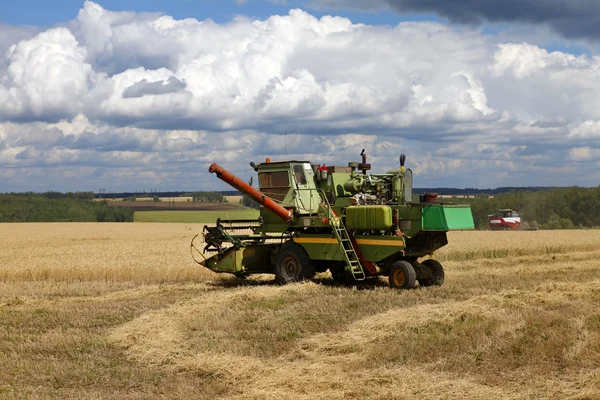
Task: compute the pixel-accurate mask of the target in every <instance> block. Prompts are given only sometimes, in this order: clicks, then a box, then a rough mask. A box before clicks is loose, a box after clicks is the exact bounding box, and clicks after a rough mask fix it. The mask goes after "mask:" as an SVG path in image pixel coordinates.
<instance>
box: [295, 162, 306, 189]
mask: <svg viewBox="0 0 600 400" xmlns="http://www.w3.org/2000/svg"><path fill="white" fill-rule="evenodd" d="M294 175H295V176H296V182H298V185H306V175H304V167H302V165H294Z"/></svg>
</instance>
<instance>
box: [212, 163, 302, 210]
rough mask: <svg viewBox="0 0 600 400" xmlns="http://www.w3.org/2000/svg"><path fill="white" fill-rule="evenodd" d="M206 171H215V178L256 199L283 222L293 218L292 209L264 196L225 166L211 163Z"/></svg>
mask: <svg viewBox="0 0 600 400" xmlns="http://www.w3.org/2000/svg"><path fill="white" fill-rule="evenodd" d="M208 172H210V173H213V172H214V173H216V174H217V178H219V179H220V180H222V181H223V182H225V183H227V184H229V185H230V186H233V187H234V188H236V189H237V190H239V191H240V192H242V193H244V194H245V195H246V196H248V197H250V198H251V199H252V200H254V201H256V202H257V203H258V204H260V205H262V206H263V207H265V208H266V209H268V210H270V211H271V212H273V213H274V214H275V215H277V216H278V217H279V218H281V219H282V220H284V221H285V222H290V221H291V220H292V219H293V213H292V210H287V209H285V208H283V207H282V206H280V205H279V204H277V203H275V201H273V199H271V198H269V197H267V196H265V195H264V194H262V193H261V192H260V190H256V189H255V188H253V187H252V186H250V185H248V184H247V183H246V182H244V181H243V180H241V179H240V178H238V177H237V176H235V175H233V174H232V173H231V172H229V171H227V170H226V169H225V168H223V167H221V166H220V165H219V164H217V163H212V164H211V165H210V167H209V168H208Z"/></svg>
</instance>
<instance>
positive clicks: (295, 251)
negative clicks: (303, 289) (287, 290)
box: [275, 243, 315, 285]
mask: <svg viewBox="0 0 600 400" xmlns="http://www.w3.org/2000/svg"><path fill="white" fill-rule="evenodd" d="M314 275H315V267H314V265H313V263H312V261H311V260H310V258H308V254H306V251H305V250H304V249H303V248H302V246H299V245H297V244H295V243H288V244H285V245H283V247H282V248H281V251H280V252H279V255H278V256H277V263H276V264H275V280H276V281H277V283H279V284H280V285H285V284H288V283H294V282H301V281H304V280H306V279H310V278H312V277H313V276H314Z"/></svg>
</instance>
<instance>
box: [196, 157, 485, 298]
mask: <svg viewBox="0 0 600 400" xmlns="http://www.w3.org/2000/svg"><path fill="white" fill-rule="evenodd" d="M361 157H362V160H361V162H350V163H348V166H327V167H326V166H320V165H314V164H312V163H311V162H309V161H295V160H292V161H281V162H270V160H269V159H267V160H266V161H265V162H264V163H260V164H255V163H250V165H251V166H252V168H254V170H255V171H256V172H257V173H258V184H259V189H260V190H257V189H255V188H253V187H251V186H250V185H248V184H246V183H245V182H244V181H242V180H241V179H239V178H237V177H235V176H233V175H232V174H231V173H229V172H228V171H226V170H225V169H223V168H222V167H220V166H219V165H217V164H212V165H211V166H210V168H209V172H212V173H216V175H217V177H218V178H220V179H221V180H223V181H225V182H227V183H228V184H230V185H231V186H233V187H235V188H236V189H238V190H240V191H241V192H242V193H244V194H245V195H247V196H249V197H250V198H252V199H253V200H255V201H257V202H258V203H259V204H261V205H262V207H261V211H260V217H259V218H258V219H257V220H223V219H219V220H217V222H216V225H215V226H205V227H204V235H202V236H203V238H204V243H202V244H198V246H196V245H195V244H194V243H195V242H196V241H194V240H192V254H193V255H194V256H195V257H194V259H195V260H197V262H198V263H199V264H201V265H203V266H205V267H207V268H209V269H211V270H212V271H215V272H227V273H232V274H234V275H237V276H241V277H245V276H248V275H251V274H255V273H274V274H275V277H276V280H277V281H278V282H279V283H281V284H284V283H290V282H296V281H301V280H305V279H310V278H312V277H313V275H314V274H315V273H316V272H325V271H327V270H329V271H330V273H331V275H332V277H333V278H334V279H336V280H364V279H365V278H367V277H370V276H379V275H387V276H388V278H389V282H390V286H392V287H397V288H412V287H415V286H416V284H417V282H418V283H419V285H420V286H430V285H441V284H442V283H443V281H444V270H443V268H442V265H441V264H440V263H439V262H437V261H435V260H433V259H431V258H428V259H426V260H424V261H421V262H420V261H419V258H422V257H426V256H430V255H432V254H433V252H434V251H435V250H437V249H439V248H440V247H442V246H444V245H446V244H447V238H446V232H447V231H448V230H451V229H473V228H474V225H473V217H472V215H471V210H470V208H469V206H468V205H449V204H443V203H440V202H439V201H438V199H437V195H436V194H425V195H422V196H419V197H418V198H417V199H416V200H415V199H414V198H413V193H412V171H411V170H410V169H407V168H405V167H404V164H405V160H406V157H405V156H404V155H401V157H400V168H399V169H398V170H393V171H388V172H387V173H385V174H369V173H368V171H370V170H371V164H369V163H368V162H367V155H366V154H365V152H364V150H363V152H362V153H361Z"/></svg>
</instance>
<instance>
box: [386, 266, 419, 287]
mask: <svg viewBox="0 0 600 400" xmlns="http://www.w3.org/2000/svg"><path fill="white" fill-rule="evenodd" d="M389 280H390V287H392V288H395V289H412V288H414V287H415V284H416V281H417V274H416V272H415V269H414V268H413V266H412V265H411V264H410V263H409V262H408V261H404V260H401V261H396V262H395V263H394V264H392V267H391V268H390V274H389Z"/></svg>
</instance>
